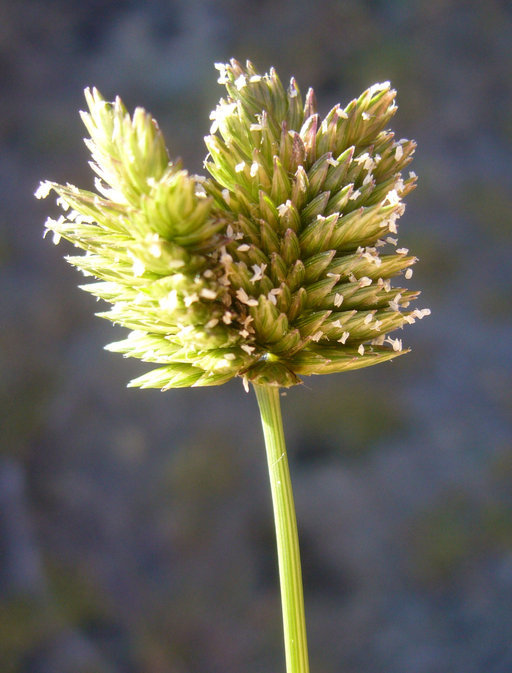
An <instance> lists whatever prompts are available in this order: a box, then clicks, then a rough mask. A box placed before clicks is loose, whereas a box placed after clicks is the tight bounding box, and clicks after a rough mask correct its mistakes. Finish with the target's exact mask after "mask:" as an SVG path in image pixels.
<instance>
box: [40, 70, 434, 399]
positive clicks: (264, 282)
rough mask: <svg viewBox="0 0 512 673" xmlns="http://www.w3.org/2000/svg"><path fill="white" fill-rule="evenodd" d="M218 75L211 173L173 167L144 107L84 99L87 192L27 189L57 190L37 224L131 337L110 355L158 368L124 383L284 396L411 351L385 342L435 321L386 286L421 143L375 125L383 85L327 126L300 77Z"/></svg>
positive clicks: (383, 110) (385, 114) (388, 99)
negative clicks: (42, 223)
mask: <svg viewBox="0 0 512 673" xmlns="http://www.w3.org/2000/svg"><path fill="white" fill-rule="evenodd" d="M218 68H219V70H220V72H221V76H220V79H219V81H220V82H221V83H222V84H224V86H225V87H226V91H227V94H226V98H224V99H221V100H220V102H219V104H218V106H217V108H216V109H215V110H214V111H213V112H212V114H211V119H212V122H213V123H212V128H211V132H210V135H209V136H207V137H206V138H205V142H206V145H207V148H208V151H209V154H208V157H207V158H206V160H205V168H206V169H207V170H208V172H209V174H210V176H209V177H208V178H205V177H201V176H195V175H190V174H189V173H188V172H187V171H186V170H184V169H183V168H182V166H181V164H180V163H179V162H178V163H176V162H173V161H171V160H170V158H169V156H168V154H167V150H166V148H165V144H164V140H163V138H162V135H161V133H160V131H159V129H158V126H157V124H156V122H155V121H154V120H153V119H152V118H151V117H150V116H149V115H148V113H146V112H145V111H144V110H142V109H141V108H137V109H136V110H135V112H134V114H133V116H132V117H130V115H129V114H128V112H127V111H126V109H125V107H124V106H123V104H122V102H121V101H120V99H116V101H115V102H114V103H108V102H106V101H105V100H103V98H102V97H101V95H100V94H99V93H98V91H96V90H92V91H89V90H86V99H87V103H88V107H89V112H86V113H82V116H83V120H84V123H85V125H86V127H87V129H88V131H89V133H90V139H89V140H86V143H87V146H88V147H89V149H90V151H91V154H92V158H93V163H92V167H93V170H94V171H95V172H96V173H97V176H98V177H97V179H96V191H95V192H89V191H84V190H81V189H78V188H77V187H74V186H72V185H69V184H68V185H65V186H63V185H58V184H55V183H48V182H46V183H43V184H42V185H41V187H40V188H39V190H38V192H37V195H38V196H46V195H47V193H48V192H49V191H50V190H54V191H55V192H56V193H57V194H58V197H59V198H58V202H59V204H60V205H61V206H62V207H63V209H64V211H65V212H64V215H61V217H60V218H59V219H58V220H54V219H49V220H48V221H47V224H46V227H47V230H50V231H52V232H53V234H54V239H55V240H58V239H59V238H60V237H63V238H66V239H68V240H70V241H71V242H72V243H74V244H75V245H76V246H77V247H79V248H82V249H83V250H85V255H80V256H71V257H68V261H70V262H71V263H72V264H73V265H75V266H76V267H78V268H79V269H81V270H82V271H83V272H84V273H85V274H86V275H92V276H95V277H96V278H97V279H98V281H99V282H95V283H92V284H88V285H85V286H83V287H84V289H86V290H88V291H89V292H92V293H93V294H94V295H96V296H97V297H100V298H102V299H104V300H106V301H107V302H109V303H111V304H112V308H111V309H110V310H109V311H108V312H106V313H103V314H100V315H102V316H103V317H106V318H108V319H110V320H112V321H113V322H115V323H119V324H121V325H123V326H125V327H128V328H129V329H130V330H132V331H131V333H130V335H129V336H128V338H127V339H126V340H124V341H121V342H117V343H114V344H111V345H110V346H108V348H109V349H110V350H113V351H118V352H122V353H124V354H125V355H127V356H132V357H137V358H140V359H142V360H144V361H146V362H152V363H156V364H159V365H160V367H158V368H157V369H153V370H152V371H150V372H148V373H147V374H145V375H143V376H141V377H139V378H138V379H135V381H132V385H138V386H142V387H158V388H171V387H181V386H204V385H217V384H221V383H224V382H226V381H228V380H229V379H231V378H233V377H235V376H241V377H243V379H244V382H247V381H252V382H254V383H269V384H274V385H278V386H291V385H294V384H295V383H299V382H300V378H299V377H300V376H303V375H310V374H327V373H333V372H339V371H346V370H350V369H356V368H359V367H366V366H368V365H372V364H376V363H378V362H382V361H385V360H389V359H391V358H394V357H397V356H398V355H401V354H403V353H405V352H407V350H404V349H403V348H402V341H401V339H399V338H396V337H391V336H389V333H391V332H394V331H395V330H397V329H398V328H401V327H402V326H403V325H404V324H407V323H412V322H414V321H415V320H416V319H417V318H422V317H423V316H424V315H427V314H428V313H429V311H428V309H423V310H418V309H414V310H411V309H409V308H408V307H409V304H410V302H411V301H412V300H413V299H415V298H416V296H417V295H418V293H417V292H413V291H409V290H407V289H405V288H403V287H401V286H397V287H394V286H392V283H391V280H392V278H394V277H396V276H401V277H404V278H405V279H408V278H410V276H411V275H412V269H411V267H412V265H413V264H414V263H415V261H416V258H415V257H413V256H411V255H409V254H408V251H407V250H406V249H405V248H396V247H395V246H396V244H397V239H396V234H397V220H398V218H399V217H400V216H401V215H402V213H403V211H404V204H403V202H402V199H403V197H404V196H405V195H406V194H407V193H409V192H410V191H411V190H412V189H413V188H414V186H415V182H416V176H415V175H414V173H409V175H408V177H404V176H403V175H402V171H403V169H404V168H405V167H406V166H407V165H408V164H409V162H410V161H411V158H412V154H413V152H414V148H415V143H414V142H413V141H410V140H400V141H398V142H397V141H395V139H394V135H393V133H392V132H390V131H389V130H386V127H387V124H388V122H389V120H390V119H391V117H392V116H393V114H394V112H395V110H396V105H395V104H394V99H395V91H393V90H392V89H391V88H390V85H389V83H388V82H385V83H383V84H376V85H374V86H372V87H370V88H369V89H368V90H367V91H365V92H364V93H363V94H362V95H361V96H360V97H359V98H358V99H357V100H353V101H352V102H350V103H349V105H348V106H347V107H346V108H341V107H340V106H339V105H336V106H335V107H334V108H333V109H332V110H331V111H330V112H329V113H328V114H327V116H326V117H325V118H324V119H323V120H321V119H320V118H319V115H318V113H317V111H316V103H315V97H314V94H313V91H312V90H311V89H310V90H309V91H308V93H307V95H306V98H305V101H304V103H303V102H302V99H301V94H300V92H299V89H298V87H297V84H296V82H295V80H294V79H292V80H291V82H290V86H289V87H288V89H285V88H284V87H283V86H282V84H281V82H280V80H279V78H278V76H277V74H276V72H275V71H274V70H273V69H271V70H270V72H269V73H268V74H265V75H260V74H258V73H257V72H256V70H255V69H254V67H253V65H252V64H251V63H249V62H248V63H247V65H246V67H245V68H243V67H242V66H241V65H240V64H239V63H238V62H237V61H235V60H232V61H231V62H230V63H229V64H222V65H219V66H218Z"/></svg>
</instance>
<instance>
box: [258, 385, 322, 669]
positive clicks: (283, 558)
mask: <svg viewBox="0 0 512 673" xmlns="http://www.w3.org/2000/svg"><path fill="white" fill-rule="evenodd" d="M254 390H255V392H256V398H257V400H258V406H259V409H260V415H261V424H262V426H263V435H264V437H265V447H266V451H267V462H268V471H269V476H270V488H271V491H272V504H273V508H274V521H275V528H276V542H277V557H278V563H279V582H280V585H281V607H282V612H283V630H284V647H285V655H286V671H287V673H309V662H308V647H307V639H306V620H305V615H304V595H303V592H302V574H301V567H300V552H299V536H298V533H297V519H296V517H295V505H294V502H293V492H292V484H291V479H290V470H289V468H288V458H287V455H286V444H285V440H284V432H283V421H282V417H281V403H280V398H279V388H278V387H277V386H271V385H255V386H254Z"/></svg>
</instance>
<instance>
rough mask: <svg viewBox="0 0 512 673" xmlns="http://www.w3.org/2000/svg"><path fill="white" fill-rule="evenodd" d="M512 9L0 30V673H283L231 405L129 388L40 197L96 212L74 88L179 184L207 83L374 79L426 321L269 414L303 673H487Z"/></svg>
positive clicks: (291, 12) (13, 16) (507, 586)
mask: <svg viewBox="0 0 512 673" xmlns="http://www.w3.org/2000/svg"><path fill="white" fill-rule="evenodd" d="M511 38H512V5H511V3H510V2H508V1H507V0H501V1H500V0H480V1H477V0H473V1H468V2H464V1H457V0H413V1H410V2H407V1H405V0H389V1H387V2H384V1H380V0H374V1H370V0H366V1H363V2H358V1H356V0H349V1H347V2H343V1H338V2H335V1H334V0H331V1H324V2H322V1H318V0H317V1H316V2H315V1H313V0H295V1H294V2H292V1H291V0H288V1H285V0H272V1H270V0H264V1H262V2H250V1H249V0H242V1H238V2H235V1H234V0H221V1H220V2H208V1H207V0H188V2H178V1H177V0H174V1H172V0H166V1H164V0H155V1H154V2H149V1H148V2H135V1H133V0H116V1H115V2H108V1H106V0H88V1H87V0H82V1H81V2H67V1H66V0H45V1H44V2H43V1H42V0H39V1H38V0H24V1H22V2H11V1H10V0H1V2H0V91H1V96H0V145H1V148H0V150H1V151H0V193H1V209H0V275H1V282H2V285H1V294H0V306H1V313H0V315H1V332H0V340H1V341H0V343H1V346H0V348H1V350H0V373H1V375H0V410H1V421H0V424H1V425H0V427H1V437H2V439H1V449H2V453H1V455H0V670H1V671H2V673H240V672H241V671H243V672H244V673H274V672H276V671H284V664H283V655H282V645H281V623H280V620H281V616H280V608H279V598H278V588H277V578H276V570H275V556H274V539H273V523H272V518H271V509H270V495H269V489H268V485H267V477H266V471H265V470H266V465H265V457H264V451H263V445H262V439H261V435H260V428H259V420H258V416H257V410H256V402H255V399H254V397H253V395H252V393H251V394H248V395H247V394H245V393H244V392H243V389H242V386H241V384H240V383H239V382H238V381H235V382H233V383H231V384H229V385H226V386H223V387H221V388H213V389H206V390H201V389H199V390H184V391H170V392H167V393H160V392H157V391H139V390H132V389H130V390H127V389H126V388H125V384H126V382H127V381H128V380H129V379H130V378H132V377H133V376H135V375H137V374H139V373H141V372H142V371H144V370H145V367H144V365H141V364H140V363H138V362H135V361H127V360H123V359H122V358H121V357H120V356H118V355H113V354H109V353H107V352H105V351H104V350H103V345H104V344H106V343H108V342H111V341H113V340H115V339H117V338H119V337H121V336H122V334H123V330H116V329H115V328H113V327H112V326H111V325H110V324H108V323H106V322H103V321H102V320H100V319H99V318H95V317H94V315H93V314H94V312H95V311H97V310H100V308H101V307H100V306H99V305H98V304H96V302H95V301H94V300H93V298H92V297H90V296H89V295H87V294H86V293H83V292H81V291H80V290H78V289H77V285H78V284H79V283H81V282H82V277H81V276H79V275H78V274H77V273H76V272H75V271H73V270H72V269H70V268H69V267H68V266H67V265H66V263H65V262H64V261H63V259H62V255H63V253H65V252H67V251H68V250H69V248H67V247H66V246H65V245H61V246H59V247H58V248H55V247H54V246H52V244H51V241H50V240H46V241H44V242H43V240H42V230H43V223H44V220H45V218H46V217H47V215H49V214H53V215H55V213H56V212H57V209H56V208H54V206H53V204H52V203H50V202H38V201H35V199H34V198H33V196H32V194H33V192H34V190H35V188H36V186H37V184H38V182H39V180H40V179H42V178H47V179H52V180H56V181H59V182H64V181H70V182H73V183H75V184H78V185H80V186H82V187H85V188H90V187H91V185H92V176H91V172H90V170H89V168H88V165H87V161H88V155H87V152H86V150H85V147H84V145H83V143H82V140H81V139H82V137H83V136H84V129H83V127H82V125H81V122H80V120H79V117H78V112H77V111H78V109H80V108H83V107H84V102H83V95H82V90H83V88H84V87H85V86H87V85H96V86H97V87H98V88H99V89H100V90H101V91H102V92H103V94H104V95H105V96H106V97H107V98H111V97H113V96H115V95H116V94H119V95H121V96H122V98H123V99H124V101H125V102H126V104H127V105H128V106H129V107H130V108H132V107H133V106H135V105H143V106H144V107H146V108H147V109H149V110H150V111H151V112H152V113H153V114H154V115H155V116H156V117H157V119H158V120H159V122H160V125H161V127H162V129H163V131H164V133H165V135H166V138H167V142H168V146H169V149H170V152H171V155H172V156H174V157H176V156H178V155H179V156H182V157H183V158H184V161H185V164H186V165H187V166H188V167H189V168H190V170H192V171H201V170H202V159H203V157H204V154H205V149H204V145H203V142H202V138H203V136H204V135H205V134H206V133H207V132H208V129H209V125H210V122H209V120H208V113H209V111H210V109H211V108H213V107H214V106H215V103H216V101H217V100H218V98H219V97H220V96H221V95H222V93H223V91H222V89H221V87H219V86H218V85H217V84H216V78H217V73H216V71H215V70H214V69H213V63H214V62H215V61H224V60H226V59H228V58H229V57H231V56H235V57H237V58H238V59H239V60H245V59H246V58H250V59H251V60H253V61H254V62H255V63H256V65H257V66H258V68H259V69H260V70H267V69H268V67H269V66H270V65H274V66H275V67H276V68H277V70H278V72H279V74H280V75H281V78H282V80H283V82H286V81H287V80H288V78H289V77H290V76H291V75H292V74H293V75H295V76H296V78H297V79H298V82H299V85H300V86H301V88H302V91H303V92H305V91H306V89H307V87H308V86H310V85H311V86H314V88H315V91H316V93H317V97H318V99H319V103H320V108H321V111H322V112H323V113H325V112H326V111H327V110H328V109H329V108H330V107H331V106H332V105H333V104H335V103H336V102H338V101H341V102H343V103H344V104H346V103H347V102H348V101H349V100H350V99H351V98H353V97H355V96H357V95H358V94H359V93H360V92H361V91H362V90H363V89H364V88H366V87H367V86H369V85H371V84H372V83H374V82H375V81H382V80H387V79H389V80H391V81H392V83H393V84H394V86H395V87H396V88H397V89H398V92H399V97H398V102H399V106H400V109H399V112H398V115H397V117H396V120H395V122H394V129H395V130H396V133H397V137H398V138H400V137H412V138H415V139H416V140H417V141H418V151H417V155H416V159H415V162H414V163H413V165H412V168H413V169H414V170H415V172H416V173H418V175H419V178H420V181H419V186H418V189H417V190H416V191H415V192H414V193H413V194H412V195H411V196H410V197H409V198H408V207H407V211H406V214H405V216H404V217H403V218H402V220H401V240H400V242H401V244H402V245H403V246H406V247H409V248H410V249H411V251H412V252H413V254H416V255H418V256H419V257H420V262H419V264H418V265H417V267H416V271H415V275H414V278H413V280H412V281H411V284H412V286H413V287H415V288H421V289H422V290H423V295H422V299H421V300H420V303H419V306H430V307H431V309H432V316H431V317H430V318H428V319H426V320H424V321H423V322H421V323H419V324H417V325H415V326H414V327H412V328H409V329H407V330H406V333H405V332H404V335H403V337H404V340H405V342H406V343H407V344H408V345H410V346H412V349H413V350H412V353H411V354H410V355H408V356H406V357H403V358H400V359H398V360H397V361H395V362H393V363H388V364H384V365H380V366H379V367H374V368H370V369H368V370H363V371H360V372H355V373H351V374H345V375H338V376H334V377H319V378H313V379H309V380H307V381H306V385H304V386H301V387H297V388H294V389H292V390H290V391H289V392H288V394H287V396H286V397H284V398H283V409H284V415H285V423H286V431H287V437H288V443H289V450H290V460H291V468H292V477H293V481H294V486H295V492H296V501H297V510H298V517H299V523H300V535H301V544H302V553H303V566H304V581H305V594H306V610H307V621H308V629H309V641H310V656H311V666H312V672H313V673H510V671H512V509H511V505H512V441H511V440H512V430H511V420H510V417H511V411H512V394H511V390H510V374H511V369H512V365H511V360H512V359H511V356H510V352H511V347H512V339H511V336H512V329H511V327H512V325H511V310H510V308H511V306H510V304H511V280H512V270H511V264H510V259H511V254H512V226H511V225H512V222H511V219H512V218H511V213H512V199H511V185H512V171H511V169H510V165H511V152H510V150H511V138H512V68H511V64H512V60H511V51H512V49H511V47H512V39H511Z"/></svg>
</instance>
